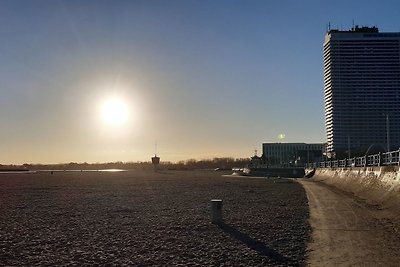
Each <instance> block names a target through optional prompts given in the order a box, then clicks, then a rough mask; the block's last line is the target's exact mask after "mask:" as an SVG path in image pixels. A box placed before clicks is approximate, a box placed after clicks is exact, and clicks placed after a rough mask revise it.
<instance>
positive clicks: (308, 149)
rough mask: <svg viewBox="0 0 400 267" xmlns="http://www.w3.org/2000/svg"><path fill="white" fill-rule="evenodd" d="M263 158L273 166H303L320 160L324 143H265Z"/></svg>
mask: <svg viewBox="0 0 400 267" xmlns="http://www.w3.org/2000/svg"><path fill="white" fill-rule="evenodd" d="M262 146H263V155H262V158H263V159H264V161H265V162H266V164H267V165H268V166H271V167H303V166H305V164H306V163H309V162H317V161H320V160H321V158H322V155H323V152H324V147H325V145H324V144H323V143H314V144H306V143H263V145H262Z"/></svg>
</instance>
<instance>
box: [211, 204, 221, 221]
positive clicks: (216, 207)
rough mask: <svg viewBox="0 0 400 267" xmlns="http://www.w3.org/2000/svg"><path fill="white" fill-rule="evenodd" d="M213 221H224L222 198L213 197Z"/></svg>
mask: <svg viewBox="0 0 400 267" xmlns="http://www.w3.org/2000/svg"><path fill="white" fill-rule="evenodd" d="M211 223H215V224H219V223H222V200H221V199H211Z"/></svg>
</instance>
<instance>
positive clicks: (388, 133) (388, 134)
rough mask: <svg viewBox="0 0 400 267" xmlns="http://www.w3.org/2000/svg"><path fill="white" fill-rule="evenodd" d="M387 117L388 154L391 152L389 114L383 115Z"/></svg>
mask: <svg viewBox="0 0 400 267" xmlns="http://www.w3.org/2000/svg"><path fill="white" fill-rule="evenodd" d="M383 115H385V116H386V152H389V151H390V130H389V113H383Z"/></svg>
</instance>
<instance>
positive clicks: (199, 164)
mask: <svg viewBox="0 0 400 267" xmlns="http://www.w3.org/2000/svg"><path fill="white" fill-rule="evenodd" d="M249 162H250V159H249V158H230V157H226V158H213V159H203V160H196V159H189V160H183V161H179V162H163V161H161V162H160V164H159V166H158V168H159V169H164V170H195V169H221V170H225V169H232V168H243V167H245V166H246V165H247V164H249ZM153 168H154V166H153V164H152V163H151V161H146V162H122V161H116V162H107V163H87V162H83V163H77V162H70V163H60V164H28V163H25V164H23V165H2V164H0V171H1V170H103V169H144V170H146V169H153Z"/></svg>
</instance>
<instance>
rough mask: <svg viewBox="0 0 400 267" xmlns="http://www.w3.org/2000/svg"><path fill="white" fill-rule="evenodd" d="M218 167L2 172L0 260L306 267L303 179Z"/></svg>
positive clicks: (16, 263) (9, 262)
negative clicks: (213, 207)
mask: <svg viewBox="0 0 400 267" xmlns="http://www.w3.org/2000/svg"><path fill="white" fill-rule="evenodd" d="M222 174H224V173H221V172H211V171H180V172H179V171H175V172H172V171H164V172H160V173H154V172H150V171H147V172H145V171H129V172H120V173H102V172H55V173H54V174H53V175H51V174H50V173H43V172H42V173H34V174H0V214H1V217H0V265H1V266H20V265H28V266H35V265H41V266H46V265H47V266H54V265H63V266H65V265H71V266H73V265H75V266H84V265H91V266H93V265H98V266H100V265H101V266H103V265H118V266H124V265H125V266H302V265H305V262H306V258H305V255H306V247H307V241H308V238H309V235H310V225H309V223H308V218H309V212H308V205H307V197H306V194H305V191H304V189H303V188H302V186H301V185H300V184H299V183H296V182H292V181H288V180H283V179H282V180H276V181H274V180H272V179H271V180H268V179H251V178H241V177H222V176H221V175H222ZM214 198H218V199H222V200H223V217H224V224H222V225H214V224H211V223H210V211H209V207H210V200H211V199H214Z"/></svg>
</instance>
